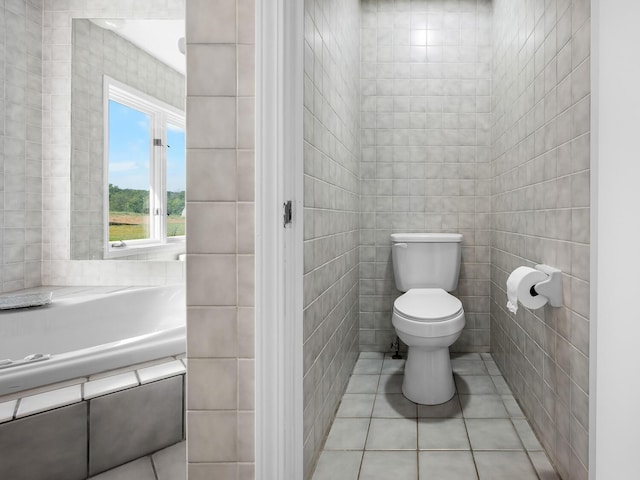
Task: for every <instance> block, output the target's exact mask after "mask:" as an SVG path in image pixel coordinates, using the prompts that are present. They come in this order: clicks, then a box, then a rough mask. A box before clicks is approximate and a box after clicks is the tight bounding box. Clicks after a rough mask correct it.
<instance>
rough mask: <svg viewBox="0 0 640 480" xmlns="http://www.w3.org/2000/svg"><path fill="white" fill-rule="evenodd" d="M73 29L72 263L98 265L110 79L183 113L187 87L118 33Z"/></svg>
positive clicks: (84, 26)
mask: <svg viewBox="0 0 640 480" xmlns="http://www.w3.org/2000/svg"><path fill="white" fill-rule="evenodd" d="M72 29H73V31H72V35H73V51H72V57H71V58H72V60H71V258H72V259H74V260H97V259H102V257H103V255H104V225H103V223H104V213H103V210H104V203H103V202H104V198H103V197H104V195H103V194H104V182H105V180H104V175H105V173H106V172H104V142H103V137H104V99H103V78H104V75H108V76H109V77H111V78H114V79H115V80H118V81H120V82H122V83H124V84H126V85H129V86H130V87H133V88H135V89H136V90H139V91H141V92H143V93H146V94H147V95H150V96H152V97H154V98H157V99H158V100H161V101H163V102H165V103H168V104H169V105H172V106H174V107H176V108H177V109H179V110H182V111H184V103H185V87H186V86H185V78H184V75H182V74H181V73H179V72H177V71H175V70H174V69H173V68H171V67H169V66H168V65H166V64H164V63H162V62H161V61H159V60H157V59H156V58H154V57H152V56H151V55H149V54H148V53H147V52H145V51H144V50H141V49H140V48H138V47H136V46H135V45H133V44H132V43H131V42H129V41H128V40H125V39H124V38H122V37H120V36H119V35H116V34H115V33H114V32H111V31H109V30H105V29H103V28H100V27H99V26H97V25H96V24H95V23H93V22H91V21H89V20H86V19H74V20H73V24H72ZM169 258H173V259H175V258H176V253H175V252H172V255H171V256H170V257H169Z"/></svg>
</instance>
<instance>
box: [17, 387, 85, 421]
mask: <svg viewBox="0 0 640 480" xmlns="http://www.w3.org/2000/svg"><path fill="white" fill-rule="evenodd" d="M81 401H82V390H81V388H80V385H72V386H70V387H66V388H59V389H57V390H52V391H50V392H45V393H40V394H38V395H31V396H29V397H24V398H22V399H20V404H19V405H18V413H17V414H16V418H21V417H26V416H27V415H33V414H35V413H40V412H44V411H46V410H51V409H53V408H58V407H64V406H65V405H71V404H72V403H78V402H81Z"/></svg>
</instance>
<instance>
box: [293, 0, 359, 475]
mask: <svg viewBox="0 0 640 480" xmlns="http://www.w3.org/2000/svg"><path fill="white" fill-rule="evenodd" d="M359 22H360V2H359V1H358V0H341V1H330V2H326V1H321V0H320V1H316V0H306V1H305V43H304V48H305V50H304V192H305V193H304V419H305V420H304V465H305V476H307V475H308V474H309V472H310V471H311V467H312V466H313V462H314V460H315V459H316V457H317V455H318V454H319V450H320V448H321V446H322V443H323V441H324V437H325V435H326V434H327V432H328V429H329V427H330V425H331V422H332V420H333V417H334V414H335V409H336V406H337V404H338V402H339V401H340V398H341V396H342V394H343V393H344V389H345V388H346V384H347V381H348V379H349V375H350V374H351V370H352V368H353V365H354V364H355V361H356V357H357V354H358V261H359V260H358V242H359V235H358V228H359V212H360V103H359V65H360V51H359V38H358V32H359Z"/></svg>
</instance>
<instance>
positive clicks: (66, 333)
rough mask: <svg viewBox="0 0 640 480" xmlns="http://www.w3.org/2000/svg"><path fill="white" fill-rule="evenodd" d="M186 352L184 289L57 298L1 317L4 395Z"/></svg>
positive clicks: (1, 387)
mask: <svg viewBox="0 0 640 480" xmlns="http://www.w3.org/2000/svg"><path fill="white" fill-rule="evenodd" d="M184 352H185V291H184V286H183V285H176V286H174V285H172V286H164V287H148V288H137V289H129V290H124V291H120V292H116V293H110V294H97V295H96V294H94V295H83V296H76V297H71V298H62V299H56V298H55V294H54V300H53V302H52V303H51V304H50V305H47V306H44V307H38V308H30V309H21V310H7V311H2V312H0V360H4V359H11V360H20V359H23V358H24V357H26V356H28V355H32V354H37V353H41V354H50V355H51V357H50V358H48V359H47V360H42V361H38V362H32V363H28V364H23V365H17V366H10V367H6V368H3V369H0V396H1V395H6V394H9V393H14V392H19V391H22V390H26V389H31V388H35V387H39V386H44V385H49V384H52V383H57V382H62V381H64V380H69V379H74V378H79V377H87V376H89V375H92V374H95V373H99V372H104V371H107V370H113V369H116V368H121V367H126V366H128V365H133V364H137V363H142V362H146V361H150V360H154V359H158V358H163V357H169V356H175V355H180V354H183V353H184Z"/></svg>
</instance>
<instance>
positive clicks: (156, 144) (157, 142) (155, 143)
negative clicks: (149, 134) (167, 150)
mask: <svg viewBox="0 0 640 480" xmlns="http://www.w3.org/2000/svg"><path fill="white" fill-rule="evenodd" d="M153 146H154V147H161V146H162V139H161V138H154V139H153Z"/></svg>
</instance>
